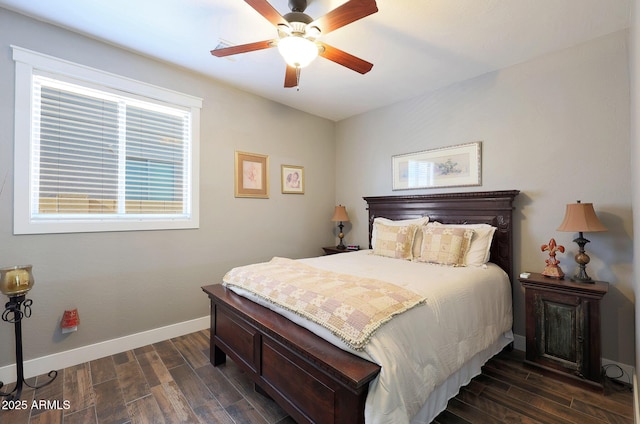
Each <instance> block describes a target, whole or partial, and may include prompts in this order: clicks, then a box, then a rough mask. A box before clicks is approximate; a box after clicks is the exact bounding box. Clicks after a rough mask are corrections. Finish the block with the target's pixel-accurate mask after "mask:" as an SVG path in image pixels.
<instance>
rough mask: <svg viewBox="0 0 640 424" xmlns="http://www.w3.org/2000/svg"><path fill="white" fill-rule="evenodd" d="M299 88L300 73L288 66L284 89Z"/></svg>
mask: <svg viewBox="0 0 640 424" xmlns="http://www.w3.org/2000/svg"><path fill="white" fill-rule="evenodd" d="M297 86H298V71H297V69H296V68H294V67H293V66H289V65H287V70H286V71H285V73H284V88H292V87H297Z"/></svg>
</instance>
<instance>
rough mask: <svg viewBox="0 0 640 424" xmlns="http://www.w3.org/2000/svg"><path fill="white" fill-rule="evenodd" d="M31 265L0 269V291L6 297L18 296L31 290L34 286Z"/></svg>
mask: <svg viewBox="0 0 640 424" xmlns="http://www.w3.org/2000/svg"><path fill="white" fill-rule="evenodd" d="M31 268H32V266H31V265H19V266H12V267H8V268H0V291H1V292H2V293H4V294H5V295H7V296H18V295H20V294H24V293H26V292H28V291H29V290H31V288H32V287H33V284H34V280H33V274H32V273H31Z"/></svg>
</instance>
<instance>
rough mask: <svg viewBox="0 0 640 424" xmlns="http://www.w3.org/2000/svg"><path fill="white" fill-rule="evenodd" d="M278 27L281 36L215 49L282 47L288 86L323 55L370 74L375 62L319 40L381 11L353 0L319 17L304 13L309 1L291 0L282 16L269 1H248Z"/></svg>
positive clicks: (368, 0) (366, 0) (370, 2)
mask: <svg viewBox="0 0 640 424" xmlns="http://www.w3.org/2000/svg"><path fill="white" fill-rule="evenodd" d="M245 2H246V3H248V4H249V6H251V7H253V8H254V9H255V10H256V11H257V12H258V13H259V14H261V15H262V16H263V17H264V18H265V19H267V20H268V21H269V22H271V23H272V24H273V25H274V26H275V27H276V29H277V30H278V38H275V39H271V40H264V41H257V42H254V43H249V44H241V45H238V46H231V47H222V48H217V49H215V50H211V54H212V55H214V56H216V57H225V56H231V55H234V54H239V53H247V52H251V51H255V50H262V49H268V48H271V47H278V50H279V51H280V54H281V55H282V56H283V58H284V59H285V62H287V69H286V72H285V76H284V86H285V87H286V88H290V87H298V83H299V82H300V69H301V68H303V67H305V66H307V65H308V64H309V63H311V62H312V61H313V60H314V59H315V58H316V57H317V56H322V57H324V58H325V59H329V60H330V61H332V62H335V63H337V64H339V65H342V66H344V67H347V68H349V69H352V70H354V71H356V72H359V73H361V74H366V73H367V72H369V71H370V70H371V68H372V67H373V64H372V63H369V62H367V61H366V60H363V59H360V58H358V57H356V56H353V55H352V54H349V53H347V52H345V51H342V50H340V49H337V48H335V47H332V46H330V45H328V44H326V43H323V42H321V41H318V37H320V36H321V35H325V34H328V33H330V32H331V31H335V30H336V29H338V28H342V27H343V26H345V25H348V24H350V23H352V22H354V21H357V20H358V19H362V18H364V17H365V16H369V15H371V14H373V13H376V12H377V11H378V7H377V6H376V2H375V0H350V1H347V2H346V3H344V4H342V5H341V6H338V7H336V8H335V9H333V10H332V11H330V12H329V13H327V14H326V15H324V16H322V17H321V18H318V19H315V20H314V19H313V18H312V17H311V16H309V15H307V14H305V13H304V10H305V9H306V8H307V0H289V9H291V12H290V13H287V14H285V15H284V16H282V15H280V13H278V11H277V10H276V9H274V8H273V6H271V5H270V4H269V3H268V2H267V1H266V0H245Z"/></svg>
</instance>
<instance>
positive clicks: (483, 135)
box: [336, 31, 635, 365]
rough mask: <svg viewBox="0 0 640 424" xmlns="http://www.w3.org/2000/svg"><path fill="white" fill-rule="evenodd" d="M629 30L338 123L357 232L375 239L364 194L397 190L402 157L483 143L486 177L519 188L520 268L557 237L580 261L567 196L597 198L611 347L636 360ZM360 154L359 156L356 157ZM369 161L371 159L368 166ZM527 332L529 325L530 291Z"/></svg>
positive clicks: (596, 243) (599, 262) (600, 272)
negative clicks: (569, 227)
mask: <svg viewBox="0 0 640 424" xmlns="http://www.w3.org/2000/svg"><path fill="white" fill-rule="evenodd" d="M627 40H628V34H627V32H626V31H623V32H618V33H615V34H612V35H609V36H607V37H604V38H600V39H597V40H595V41H592V42H589V43H587V44H584V45H580V46H577V47H574V48H571V49H568V50H564V51H560V52H557V53H555V54H551V55H548V56H545V57H542V58H538V59H536V60H533V61H530V62H527V63H523V64H519V65H516V66H513V67H510V68H507V69H504V70H501V71H498V72H492V73H489V74H486V75H483V76H480V77H478V78H475V79H472V80H469V81H465V82H462V83H459V84H455V85H453V86H450V87H448V88H445V89H442V90H439V91H436V92H433V93H430V94H427V95H424V96H420V97H417V98H415V99H412V100H409V101H404V102H401V103H398V104H396V105H393V106H390V107H385V108H382V109H379V110H375V111H372V112H369V113H366V114H363V115H360V116H356V117H353V118H350V119H347V120H344V121H341V122H339V123H338V126H337V158H338V159H337V162H336V163H337V165H336V170H337V177H336V201H338V202H341V203H343V204H345V205H347V207H349V208H350V216H351V217H352V225H353V227H352V228H350V232H349V233H348V234H347V236H346V239H347V241H348V242H349V243H359V244H361V245H365V244H366V243H367V225H366V222H367V211H366V210H365V203H364V201H363V200H362V196H371V195H389V194H419V193H426V192H442V191H445V190H443V189H439V190H415V191H401V192H393V191H392V187H391V156H392V155H395V154H401V153H409V152H415V151H420V150H425V149H430V148H436V147H443V146H449V145H455V144H461V143H467V142H471V141H478V140H481V141H482V142H483V152H482V153H483V160H482V165H483V175H482V181H483V182H482V186H481V187H471V188H455V189H451V191H467V190H502V189H518V190H521V194H520V195H519V197H518V198H517V200H516V211H515V252H514V253H515V270H516V272H517V273H519V272H522V271H537V272H541V271H542V269H544V260H545V254H544V253H542V252H541V251H540V246H541V245H542V244H543V243H547V242H548V241H549V239H550V238H551V237H554V238H555V239H556V240H557V241H558V242H559V243H560V244H562V245H564V246H565V247H566V248H567V250H568V252H567V253H565V254H563V255H560V254H559V255H558V259H560V261H561V262H562V263H561V266H562V268H563V269H564V270H565V272H567V273H572V272H573V264H574V263H575V262H574V261H573V256H574V254H575V253H576V251H577V245H576V244H575V243H573V242H572V240H573V238H574V237H575V236H576V234H570V233H561V232H557V231H556V228H557V227H558V226H559V224H560V222H561V221H562V218H563V216H564V209H565V205H566V204H567V203H573V202H575V201H576V200H582V201H583V202H593V203H594V205H595V209H596V212H597V213H598V215H599V216H600V218H601V220H602V222H603V223H604V225H605V226H607V227H608V229H609V231H608V232H606V233H592V234H588V235H587V238H588V239H590V240H591V243H589V244H588V245H587V247H586V249H587V252H588V253H589V254H590V256H591V259H592V261H591V263H590V264H589V266H588V270H589V272H590V274H591V276H592V277H594V278H597V279H601V280H606V281H609V282H611V287H610V291H609V293H608V294H607V295H606V297H605V298H604V299H603V301H602V313H603V317H602V325H603V333H604V334H603V356H604V357H605V358H606V359H609V360H612V361H616V362H620V363H623V364H628V365H633V364H634V362H635V361H634V341H633V340H634V289H633V280H632V278H633V275H632V265H633V262H632V239H633V236H632V230H633V229H632V211H631V168H630V161H629V156H630V145H629V126H630V123H629V73H628V52H627ZM356 158H357V160H356ZM363 164H364V165H363ZM514 294H515V296H514V309H515V327H514V328H515V332H516V334H518V335H520V336H524V334H525V329H524V307H523V295H522V290H521V288H520V286H519V284H518V283H516V285H515V289H514Z"/></svg>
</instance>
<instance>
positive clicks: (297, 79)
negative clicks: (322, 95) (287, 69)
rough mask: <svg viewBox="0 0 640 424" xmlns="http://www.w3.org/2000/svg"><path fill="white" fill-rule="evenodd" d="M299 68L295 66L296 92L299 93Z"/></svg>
mask: <svg viewBox="0 0 640 424" xmlns="http://www.w3.org/2000/svg"><path fill="white" fill-rule="evenodd" d="M300 69H302V68H301V67H300V66H296V91H300Z"/></svg>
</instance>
